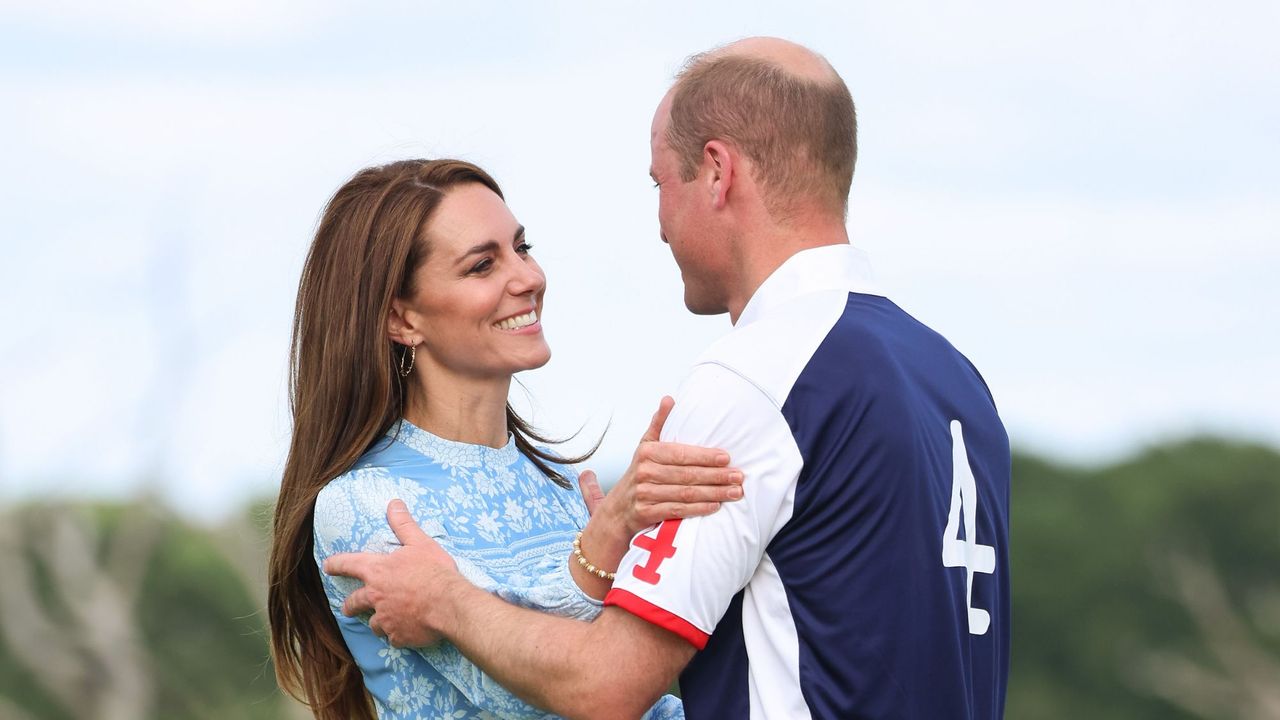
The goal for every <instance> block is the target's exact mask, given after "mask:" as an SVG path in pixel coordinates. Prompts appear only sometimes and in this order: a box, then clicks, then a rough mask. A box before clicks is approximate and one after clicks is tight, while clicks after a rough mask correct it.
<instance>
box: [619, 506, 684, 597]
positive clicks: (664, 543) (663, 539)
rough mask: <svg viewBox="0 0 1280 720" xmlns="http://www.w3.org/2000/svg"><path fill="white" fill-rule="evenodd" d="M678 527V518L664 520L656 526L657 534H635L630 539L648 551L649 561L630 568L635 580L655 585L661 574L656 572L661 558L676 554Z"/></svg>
mask: <svg viewBox="0 0 1280 720" xmlns="http://www.w3.org/2000/svg"><path fill="white" fill-rule="evenodd" d="M679 527H680V521H679V520H664V521H663V523H662V524H661V525H659V526H658V536H657V537H649V536H648V535H640V536H637V537H636V539H635V540H633V541H632V544H634V545H635V546H636V547H638V548H640V549H641V550H648V551H649V561H648V562H646V563H645V564H644V565H637V566H635V567H634V568H632V569H631V574H632V575H635V576H636V579H637V580H640V581H642V582H647V583H649V584H650V585H657V584H658V581H659V580H661V579H662V576H661V575H659V574H658V567H659V566H660V565H662V561H663V560H667V559H669V558H672V557H674V556H675V554H676V546H675V542H674V541H675V539H676V530H677V529H679Z"/></svg>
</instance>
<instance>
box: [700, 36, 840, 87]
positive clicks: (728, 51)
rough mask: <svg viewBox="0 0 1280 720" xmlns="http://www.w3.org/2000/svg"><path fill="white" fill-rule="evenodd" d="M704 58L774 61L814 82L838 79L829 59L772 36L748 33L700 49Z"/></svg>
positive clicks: (830, 81)
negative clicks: (749, 34) (732, 39)
mask: <svg viewBox="0 0 1280 720" xmlns="http://www.w3.org/2000/svg"><path fill="white" fill-rule="evenodd" d="M700 57H702V58H703V59H713V58H717V57H744V58H753V59H756V60H763V61H765V62H768V63H772V64H773V65H776V66H777V67H778V68H780V69H782V70H784V71H785V72H787V73H788V74H789V75H791V76H793V77H796V78H798V79H801V80H807V81H809V82H815V83H833V82H840V76H839V75H838V74H836V71H835V68H833V67H831V63H829V62H827V59H826V58H824V57H822V56H821V55H819V54H818V53H816V52H814V51H812V50H810V49H809V48H807V47H805V46H803V45H799V44H797V43H793V42H791V41H790V40H783V39H782V38H775V37H750V38H744V39H742V40H738V41H737V42H732V43H729V44H728V45H725V46H723V47H720V48H717V49H715V50H711V51H709V52H706V53H703V54H702V55H701V56H700Z"/></svg>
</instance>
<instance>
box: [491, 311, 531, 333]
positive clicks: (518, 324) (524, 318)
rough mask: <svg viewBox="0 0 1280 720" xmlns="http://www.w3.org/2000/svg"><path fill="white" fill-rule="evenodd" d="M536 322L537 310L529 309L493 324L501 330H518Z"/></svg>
mask: <svg viewBox="0 0 1280 720" xmlns="http://www.w3.org/2000/svg"><path fill="white" fill-rule="evenodd" d="M536 322H538V311H537V310H530V311H529V312H527V313H525V314H524V315H517V316H515V317H513V318H507V319H506V320H503V321H502V322H497V323H494V326H495V327H498V328H501V329H503V330H519V329H520V328H522V327H528V326H530V325H532V324H534V323H536Z"/></svg>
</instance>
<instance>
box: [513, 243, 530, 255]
mask: <svg viewBox="0 0 1280 720" xmlns="http://www.w3.org/2000/svg"><path fill="white" fill-rule="evenodd" d="M532 249H533V243H527V242H525V243H520V244H519V245H517V246H516V252H518V253H520V254H521V255H528V254H529V251H530V250H532Z"/></svg>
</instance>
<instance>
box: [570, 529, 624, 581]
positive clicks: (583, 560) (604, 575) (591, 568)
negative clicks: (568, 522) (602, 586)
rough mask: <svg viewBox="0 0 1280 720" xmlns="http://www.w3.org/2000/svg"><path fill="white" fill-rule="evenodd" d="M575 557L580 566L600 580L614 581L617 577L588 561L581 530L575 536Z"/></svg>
mask: <svg viewBox="0 0 1280 720" xmlns="http://www.w3.org/2000/svg"><path fill="white" fill-rule="evenodd" d="M573 556H574V557H576V558H578V564H579V565H581V566H582V567H584V568H586V569H587V572H589V573H591V574H592V575H595V576H596V577H598V578H601V579H603V580H610V581H612V580H613V578H614V577H616V576H615V575H614V574H613V573H611V572H608V571H607V570H601V569H600V568H598V567H596V566H595V565H592V564H591V561H590V560H588V559H587V556H586V555H583V554H582V531H581V530H579V531H578V534H577V535H574V536H573Z"/></svg>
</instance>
